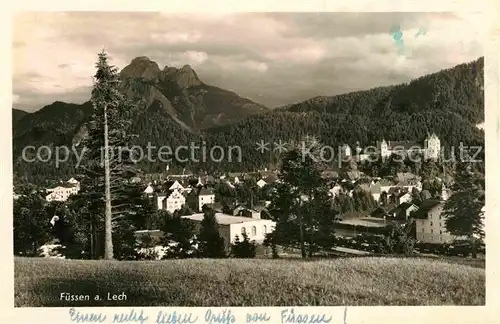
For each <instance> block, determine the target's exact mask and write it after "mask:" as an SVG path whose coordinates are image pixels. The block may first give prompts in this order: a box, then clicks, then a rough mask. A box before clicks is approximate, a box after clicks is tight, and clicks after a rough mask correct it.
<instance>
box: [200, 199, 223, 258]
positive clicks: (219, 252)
mask: <svg viewBox="0 0 500 324" xmlns="http://www.w3.org/2000/svg"><path fill="white" fill-rule="evenodd" d="M203 213H204V214H203V220H202V221H201V229H200V235H199V241H200V255H201V256H202V257H206V258H223V257H225V256H226V253H225V247H224V238H223V237H221V236H220V233H219V226H218V223H217V218H216V217H215V211H214V210H213V209H211V208H209V207H204V208H203Z"/></svg>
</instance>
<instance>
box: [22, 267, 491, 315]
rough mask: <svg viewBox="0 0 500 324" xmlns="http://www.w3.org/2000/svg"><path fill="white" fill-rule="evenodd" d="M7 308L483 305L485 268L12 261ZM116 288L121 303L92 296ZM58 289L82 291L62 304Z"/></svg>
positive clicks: (113, 290) (75, 292) (103, 296)
mask: <svg viewBox="0 0 500 324" xmlns="http://www.w3.org/2000/svg"><path fill="white" fill-rule="evenodd" d="M14 262H15V306H16V307H40V306H131V305H134V306H291V305H296V306H307V305H314V306H337V305H363V306H369V305H484V303H485V271H484V269H481V268H477V267H471V266H467V265H461V264H454V263H449V262H443V261H439V260H431V259H419V258H372V257H368V258H339V259H331V260H318V261H308V262H307V261H303V260H258V259H253V260H235V259H225V260H210V259H204V260H203V259H196V260H167V261H144V262H138V261H130V262H128V261H81V260H56V259H43V258H15V261H14ZM122 292H124V293H125V294H126V296H127V300H125V301H106V300H101V301H93V298H94V296H95V295H96V294H99V295H100V296H101V298H102V299H106V296H107V294H108V293H111V294H119V293H122ZM61 293H70V294H81V295H90V296H91V297H90V301H80V302H65V301H61V300H60V295H61Z"/></svg>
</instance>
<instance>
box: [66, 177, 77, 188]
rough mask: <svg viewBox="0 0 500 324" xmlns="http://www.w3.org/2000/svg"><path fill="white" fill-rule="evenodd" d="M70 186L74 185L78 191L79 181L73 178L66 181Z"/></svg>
mask: <svg viewBox="0 0 500 324" xmlns="http://www.w3.org/2000/svg"><path fill="white" fill-rule="evenodd" d="M67 183H69V184H70V185H74V186H75V187H77V188H78V189H80V181H78V180H76V179H75V178H71V179H69V180H68V181H67Z"/></svg>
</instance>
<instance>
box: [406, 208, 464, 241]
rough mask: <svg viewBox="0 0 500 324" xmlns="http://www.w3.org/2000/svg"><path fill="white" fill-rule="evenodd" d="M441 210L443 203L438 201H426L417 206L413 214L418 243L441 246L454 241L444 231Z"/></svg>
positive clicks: (452, 237)
mask: <svg viewBox="0 0 500 324" xmlns="http://www.w3.org/2000/svg"><path fill="white" fill-rule="evenodd" d="M442 210H443V201H441V200H439V199H428V200H425V201H424V202H422V203H421V204H420V206H418V210H417V211H416V212H415V213H414V214H413V217H414V218H415V227H416V233H417V240H418V241H420V242H424V243H436V244H442V243H451V242H452V241H454V240H455V238H456V237H455V236H453V235H451V234H450V233H449V232H447V231H446V227H445V220H444V218H443V217H442V215H441V213H442Z"/></svg>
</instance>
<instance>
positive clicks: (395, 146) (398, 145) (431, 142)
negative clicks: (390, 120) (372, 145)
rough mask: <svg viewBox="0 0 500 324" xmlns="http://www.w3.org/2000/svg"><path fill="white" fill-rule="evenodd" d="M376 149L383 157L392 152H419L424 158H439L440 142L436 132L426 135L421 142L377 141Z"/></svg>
mask: <svg viewBox="0 0 500 324" xmlns="http://www.w3.org/2000/svg"><path fill="white" fill-rule="evenodd" d="M377 150H378V152H379V153H380V155H381V156H382V157H383V158H386V157H389V156H391V155H392V154H404V155H407V154H411V153H421V154H423V155H424V158H425V159H435V160H437V159H438V158H439V155H440V153H441V142H440V140H439V138H438V137H437V135H436V134H434V133H433V134H432V135H429V136H427V138H426V139H425V140H424V142H423V143H421V142H415V141H385V140H384V139H382V141H380V142H377Z"/></svg>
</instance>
